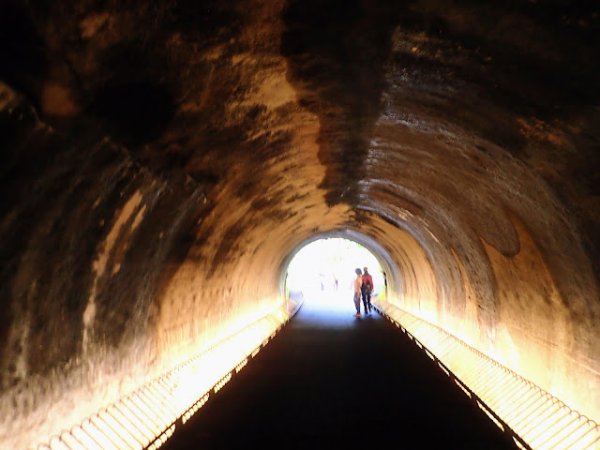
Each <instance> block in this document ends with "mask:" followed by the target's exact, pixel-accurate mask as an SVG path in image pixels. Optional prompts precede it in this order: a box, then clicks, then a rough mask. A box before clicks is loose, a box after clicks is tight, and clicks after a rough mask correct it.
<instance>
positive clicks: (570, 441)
mask: <svg viewBox="0 0 600 450" xmlns="http://www.w3.org/2000/svg"><path fill="white" fill-rule="evenodd" d="M376 308H377V310H378V311H379V312H380V313H381V314H382V315H383V316H384V317H386V318H388V319H389V320H390V321H392V322H393V323H394V324H395V325H396V326H397V327H398V328H400V329H401V330H402V331H403V332H404V333H405V334H406V335H407V336H408V337H409V338H410V339H411V340H413V341H414V342H415V344H416V345H417V346H419V347H420V348H422V349H424V351H425V352H426V353H427V355H428V356H429V357H430V358H431V357H432V355H433V356H434V358H433V359H434V360H435V361H437V363H438V365H439V367H440V368H441V369H442V370H443V371H444V372H445V373H446V375H448V376H449V377H451V378H453V379H454V381H455V383H456V384H457V385H458V386H459V387H460V388H461V389H462V390H463V391H464V392H465V394H467V395H468V396H469V397H471V398H472V399H474V400H475V401H476V402H477V405H478V406H479V407H480V408H481V409H482V410H483V411H484V412H485V413H486V414H487V415H488V416H489V417H490V418H491V419H492V421H493V422H494V423H496V425H497V426H498V427H499V428H501V429H502V430H503V431H505V432H506V433H508V434H509V435H510V436H511V438H512V439H513V440H514V442H515V444H516V445H517V446H518V447H519V448H521V449H525V450H527V449H544V450H546V449H548V450H550V449H557V450H567V449H573V450H575V449H577V450H586V449H600V425H598V424H597V423H595V422H594V421H592V420H590V419H589V418H587V417H585V416H583V415H581V414H579V413H578V412H576V411H573V410H572V409H570V408H569V407H568V406H567V405H565V404H564V403H563V402H561V401H560V400H559V399H557V398H556V397H554V396H552V395H551V394H549V393H548V392H546V391H544V390H542V389H541V388H540V387H538V386H537V385H535V384H533V383H532V382H530V381H528V380H526V379H525V378H523V377H521V376H520V375H518V374H517V373H515V372H513V371H512V370H510V369H508V368H507V367H505V366H503V365H501V364H500V363H498V362H497V361H495V360H493V359H492V358H490V357H489V356H487V355H485V354H484V353H482V352H480V351H479V350H477V349H475V348H474V347H471V346H470V345H468V344H467V343H465V342H464V341H462V340H460V339H458V338H457V337H455V336H453V335H451V334H450V333H448V332H446V331H445V330H443V329H441V328H439V327H437V326H436V325H433V324H431V323H429V322H427V321H425V320H423V319H421V318H418V317H416V316H414V315H412V314H410V313H408V312H406V311H403V310H401V309H399V308H398V307H396V306H392V305H390V304H387V303H386V304H385V308H383V307H382V306H381V305H376Z"/></svg>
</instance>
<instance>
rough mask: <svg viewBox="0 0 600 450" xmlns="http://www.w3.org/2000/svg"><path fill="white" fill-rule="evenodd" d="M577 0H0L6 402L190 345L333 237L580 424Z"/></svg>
mask: <svg viewBox="0 0 600 450" xmlns="http://www.w3.org/2000/svg"><path fill="white" fill-rule="evenodd" d="M570 3H571V2H566V1H565V2H552V3H551V4H550V3H544V4H541V3H539V4H538V3H536V2H526V1H523V2H519V1H516V2H511V3H510V4H504V5H495V4H494V5H481V4H480V3H479V2H471V1H466V0H463V1H458V2H457V1H454V2H448V1H445V0H423V1H412V2H405V3H403V4H402V5H398V2H393V1H384V0H378V1H328V2H322V1H306V0H305V1H300V0H298V1H295V0H289V1H287V2H283V1H269V2H264V1H252V0H244V1H236V2H218V1H207V2H201V3H199V2H195V1H187V0H177V1H176V0H172V1H166V2H128V3H123V2H117V1H110V2H106V3H105V4H104V5H102V6H99V5H98V4H97V3H96V2H91V1H83V2H82V1H71V2H70V1H60V2H46V3H44V2H38V3H29V2H25V1H18V0H11V1H7V2H4V3H3V4H2V6H1V7H0V8H1V12H2V14H0V50H1V52H0V53H1V54H2V55H3V57H2V58H3V61H2V62H3V63H2V64H1V65H0V80H1V82H2V84H1V85H0V86H1V87H0V145H1V147H0V148H1V150H2V168H1V172H0V179H1V180H2V184H1V193H2V194H1V199H2V200H1V202H0V207H1V211H2V214H1V215H0V230H1V231H0V251H1V254H0V257H1V258H0V259H1V261H2V265H1V269H0V293H1V302H2V305H3V307H4V308H3V310H4V311H5V313H4V314H2V315H1V316H0V367H1V368H2V371H1V374H0V387H1V389H2V396H3V398H4V399H10V398H13V396H16V397H18V398H19V403H18V405H17V407H14V406H13V405H11V404H10V403H6V402H4V403H2V405H3V406H2V409H3V411H2V412H3V416H4V417H11V416H10V414H16V415H21V416H26V415H27V414H30V413H32V412H33V411H36V410H38V409H39V407H40V405H41V403H43V401H51V399H52V398H56V397H57V396H60V395H62V393H64V392H65V391H69V392H77V393H79V394H80V395H82V396H84V397H85V396H86V395H88V396H89V392H92V391H94V390H95V388H97V386H98V385H100V384H101V383H102V382H103V381H105V380H106V379H109V378H111V379H116V380H118V379H120V377H129V378H128V379H131V385H134V384H135V380H136V377H138V376H139V377H140V379H141V378H144V377H146V376H148V374H149V373H152V371H153V370H158V369H157V367H167V366H168V365H169V364H171V363H174V362H175V361H177V360H179V359H181V358H185V356H186V354H187V353H188V352H191V351H192V350H193V349H194V350H197V349H198V348H199V347H201V346H202V343H208V342H210V341H211V340H213V339H217V338H218V337H219V336H223V335H226V334H227V333H228V332H230V331H232V330H234V329H236V328H237V327H239V326H241V325H242V324H244V323H247V322H248V321H250V320H251V319H252V318H254V317H256V315H257V314H259V313H260V312H261V311H264V310H267V309H269V308H270V307H272V306H273V305H275V304H277V302H278V301H279V299H278V295H279V293H280V291H279V289H280V286H279V285H278V282H279V280H280V274H279V273H278V271H279V269H280V268H281V264H282V261H285V259H286V257H287V255H288V254H289V253H290V252H292V251H293V250H294V248H295V247H296V246H297V245H298V244H300V243H301V242H303V241H304V240H305V239H307V238H309V237H310V236H312V235H315V234H319V233H323V232H328V231H333V230H343V229H350V230H354V231H356V232H360V233H363V234H364V235H366V236H370V237H371V238H373V239H375V240H376V241H378V242H379V243H380V244H381V245H382V247H383V248H384V249H385V250H386V251H387V252H388V254H389V255H390V257H391V258H392V259H393V260H394V263H395V266H397V267H398V269H399V272H398V273H397V274H393V277H392V278H393V280H394V283H393V287H394V288H395V289H396V292H395V296H394V297H395V300H394V301H396V302H398V303H399V304H400V305H402V306H404V307H406V308H408V309H410V310H411V311H413V312H416V313H418V314H421V315H422V316H425V317H427V318H429V319H431V320H434V321H436V322H437V323H438V324H440V325H441V326H443V327H444V328H446V329H448V330H449V331H451V332H453V333H454V334H456V335H458V336H461V337H463V338H464V339H466V340H468V341H469V342H471V343H472V344H473V345H476V346H477V347H479V348H480V349H481V350H483V351H485V352H487V353H489V354H490V355H492V356H494V357H496V358H498V359H500V360H502V361H504V362H505V363H506V364H508V365H509V366H511V367H513V368H514V369H515V370H516V371H517V372H520V373H522V374H523V375H524V376H526V377H529V378H531V379H532V380H533V381H535V382H537V383H539V384H540V385H541V386H542V387H544V388H546V389H548V390H550V391H551V392H553V393H555V394H556V395H557V396H559V397H560V398H561V399H563V400H564V401H565V402H566V403H568V404H570V405H571V406H573V407H574V408H576V409H579V410H581V411H582V412H584V413H587V414H589V415H590V416H592V417H594V418H596V419H599V418H600V411H599V410H598V405H600V398H599V397H598V396H599V395H600V394H599V392H600V388H599V386H600V375H599V374H600V366H598V361H600V332H599V331H598V326H597V324H598V323H599V319H600V301H599V296H598V279H599V274H600V258H599V255H600V242H599V240H598V239H599V238H598V236H600V233H598V230H599V227H598V224H599V222H600V203H599V201H600V200H599V198H600V197H599V192H598V186H599V185H600V183H599V180H598V173H600V171H599V170H598V169H599V161H598V155H600V152H599V151H598V145H599V143H600V134H599V132H598V130H599V129H600V114H599V113H598V99H599V97H600V83H599V82H598V77H597V73H598V69H599V67H598V65H599V62H598V60H597V58H596V55H597V52H598V49H599V48H600V45H599V39H600V33H599V32H598V31H599V21H600V15H599V11H598V8H597V7H596V6H595V5H593V4H590V5H587V6H586V5H585V4H578V5H576V6H574V5H570ZM207 280H210V282H209V283H207ZM207 284H208V286H207ZM127 383H129V381H128V382H127ZM127 383H125V384H127ZM34 386H35V387H37V388H36V389H37V390H35V389H34V391H35V392H41V393H40V394H39V396H37V397H36V396H33V397H32V396H27V395H26V394H24V392H31V388H32V387H34ZM126 388H127V386H121V387H120V388H119V387H118V388H116V390H117V391H118V389H126ZM27 389H30V391H27ZM110 395H118V392H117V393H116V394H115V393H114V392H113V394H110ZM110 395H108V394H107V397H106V398H108V397H110ZM44 396H45V397H44ZM44 398H45V400H44ZM48 399H50V400H48ZM101 403H102V401H100V400H99V401H98V404H101ZM6 411H10V413H9V414H4V413H5V412H6Z"/></svg>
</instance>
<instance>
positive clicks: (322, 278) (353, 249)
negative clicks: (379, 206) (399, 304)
mask: <svg viewBox="0 0 600 450" xmlns="http://www.w3.org/2000/svg"><path fill="white" fill-rule="evenodd" d="M365 267H366V268H368V271H369V273H370V274H371V276H372V277H373V284H374V291H373V297H374V298H378V299H385V297H386V295H387V276H388V274H387V271H386V266H385V264H384V265H382V264H381V261H380V257H378V255H376V254H374V253H373V252H372V251H371V250H369V249H368V248H366V247H365V246H364V245H362V244H361V243H359V242H356V241H355V240H352V239H348V238H345V237H321V238H318V239H316V240H312V241H310V242H309V243H307V244H305V245H303V246H301V247H300V248H299V249H298V250H297V251H296V252H295V253H294V254H293V255H292V257H291V258H290V260H289V263H288V265H287V268H286V270H285V277H284V283H283V285H284V286H283V289H284V291H285V296H286V298H292V299H295V300H301V301H304V302H309V303H311V304H316V305H323V306H324V305H327V306H333V307H340V308H349V307H350V302H349V299H351V298H352V290H353V282H354V278H355V277H356V274H355V270H356V269H357V268H358V269H361V270H364V268H365Z"/></svg>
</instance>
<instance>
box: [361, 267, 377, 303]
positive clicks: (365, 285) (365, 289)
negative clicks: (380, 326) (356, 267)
mask: <svg viewBox="0 0 600 450" xmlns="http://www.w3.org/2000/svg"><path fill="white" fill-rule="evenodd" d="M363 271H364V273H363V276H362V285H361V288H360V291H361V294H362V301H363V305H364V307H365V312H366V313H367V314H371V310H372V309H373V306H371V292H373V287H374V286H373V277H371V274H369V269H367V268H366V267H365V268H364V269H363Z"/></svg>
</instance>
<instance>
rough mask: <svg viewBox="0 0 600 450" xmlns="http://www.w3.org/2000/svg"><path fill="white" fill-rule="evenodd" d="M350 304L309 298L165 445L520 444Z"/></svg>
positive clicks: (405, 343)
mask: <svg viewBox="0 0 600 450" xmlns="http://www.w3.org/2000/svg"><path fill="white" fill-rule="evenodd" d="M347 304H348V307H347V308H346V306H345V305H344V304H343V303H337V304H335V303H330V304H324V303H320V304H319V303H309V302H307V303H305V305H304V306H303V307H302V308H301V310H300V311H299V312H298V314H297V315H296V316H295V317H294V318H293V319H292V320H291V321H290V322H289V324H288V325H287V326H286V327H285V328H284V329H283V330H282V331H281V332H280V333H279V334H278V335H277V336H276V337H275V339H273V340H272V341H271V342H270V343H269V344H268V345H267V347H265V348H264V349H263V350H261V352H260V353H259V354H258V355H257V356H256V357H255V358H253V359H251V360H250V361H249V363H248V365H247V366H246V368H245V369H244V370H242V371H241V372H240V373H239V374H237V375H235V376H234V377H233V378H232V380H231V381H230V382H229V383H228V384H227V385H225V386H224V387H223V388H222V390H220V391H219V392H218V393H217V394H214V396H213V397H212V398H211V399H210V400H209V401H208V403H207V404H206V405H205V406H204V407H203V408H201V409H200V410H199V411H198V412H197V413H196V414H195V415H194V416H193V417H192V418H191V419H190V420H189V421H188V422H187V423H186V424H185V425H183V426H181V427H179V428H178V430H177V431H176V432H175V434H174V435H173V436H172V437H171V439H169V440H168V441H167V443H166V444H165V446H164V447H163V448H166V449H203V450H204V449H241V448H244V449H263V448H269V449H270V448H277V449H309V448H310V449H338V448H339V449H344V450H347V449H359V448H360V449H363V450H364V449H366V448H383V447H384V446H385V447H394V448H401V449H447V450H450V449H456V450H459V449H460V450H466V449H478V450H481V449H514V448H516V447H515V446H514V444H513V443H512V442H509V441H508V440H507V438H506V436H505V435H504V434H503V433H502V432H501V431H500V430H499V429H498V428H497V427H496V426H495V425H494V424H493V423H492V422H491V421H490V420H489V419H488V418H487V417H486V416H485V414H484V413H483V412H482V411H480V410H479V409H478V408H477V407H475V406H474V405H473V404H472V403H471V402H470V399H468V398H467V397H466V396H465V395H464V394H463V393H462V392H461V391H460V390H459V389H458V388H457V387H456V386H455V385H454V384H453V383H452V382H451V381H450V379H449V378H448V377H446V376H445V374H443V372H442V371H441V370H440V369H439V368H438V367H437V366H436V365H435V364H434V363H433V361H431V360H430V359H429V358H428V357H427V356H426V355H425V354H424V353H423V352H422V350H420V349H418V348H417V347H416V346H415V344H414V343H413V342H411V341H410V340H409V339H408V338H407V337H406V336H405V335H404V334H402V333H401V332H400V330H398V329H397V328H396V327H394V326H393V325H391V324H390V323H389V322H387V321H386V320H384V319H383V318H382V317H381V316H379V315H378V314H376V313H373V314H372V315H370V316H363V317H362V318H360V319H357V318H355V317H354V316H353V308H352V307H351V300H348V301H347Z"/></svg>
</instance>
